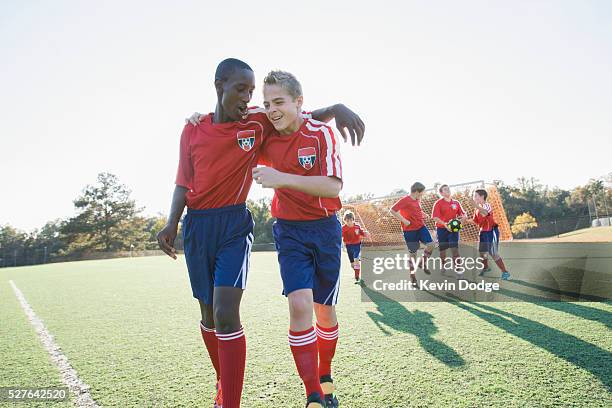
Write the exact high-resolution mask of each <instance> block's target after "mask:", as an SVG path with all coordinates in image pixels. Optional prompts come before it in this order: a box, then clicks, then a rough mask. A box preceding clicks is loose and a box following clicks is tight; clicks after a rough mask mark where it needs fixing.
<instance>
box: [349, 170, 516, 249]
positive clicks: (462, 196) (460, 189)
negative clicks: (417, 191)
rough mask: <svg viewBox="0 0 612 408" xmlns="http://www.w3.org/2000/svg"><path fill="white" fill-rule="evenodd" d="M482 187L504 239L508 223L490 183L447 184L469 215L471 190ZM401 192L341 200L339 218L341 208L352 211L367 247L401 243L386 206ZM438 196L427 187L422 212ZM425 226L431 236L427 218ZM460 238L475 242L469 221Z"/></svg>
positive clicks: (396, 224)
mask: <svg viewBox="0 0 612 408" xmlns="http://www.w3.org/2000/svg"><path fill="white" fill-rule="evenodd" d="M478 188H484V189H485V190H487V193H488V199H487V200H488V202H489V203H490V204H491V207H492V209H493V217H494V218H495V221H496V222H497V224H498V225H499V233H500V239H501V240H502V241H508V240H511V239H512V232H511V231H510V224H509V222H508V218H507V217H506V212H505V211H504V205H503V203H502V199H501V196H500V195H499V192H498V191H497V188H496V187H495V186H494V185H491V184H485V183H484V182H483V181H477V182H472V183H464V184H456V185H451V186H450V189H451V192H452V196H453V198H454V199H456V200H457V201H459V202H460V203H461V206H462V207H463V209H464V210H465V212H466V213H467V216H468V217H469V218H471V217H472V216H473V215H474V206H473V204H472V201H471V200H470V197H471V196H472V194H473V192H474V190H476V189H478ZM402 197H404V195H395V196H387V197H380V198H372V199H368V200H364V201H355V202H349V203H344V205H343V208H342V213H341V214H340V217H341V218H340V219H342V216H343V214H344V212H345V211H347V210H351V211H352V212H353V213H354V214H355V221H356V222H357V223H359V224H360V225H361V226H362V227H364V228H365V229H366V230H367V231H368V232H369V233H370V236H369V237H368V238H366V239H365V240H364V241H363V244H364V245H366V246H368V245H370V246H382V245H403V244H404V237H403V235H402V228H401V226H400V222H399V221H398V220H397V219H395V218H394V217H393V216H392V215H391V214H390V213H389V209H390V208H391V207H392V206H393V204H395V203H396V202H397V200H399V199H400V198H402ZM439 198H440V195H439V194H438V191H437V189H428V190H426V191H425V194H424V195H423V198H422V199H421V208H422V209H423V211H424V212H425V214H428V215H431V211H432V208H433V205H434V203H435V202H436V200H438V199H439ZM425 225H426V226H427V228H428V229H429V231H430V232H431V233H432V237H434V239H435V223H434V222H433V220H432V219H431V218H426V220H425ZM460 236H461V241H462V242H464V243H469V242H478V228H477V227H476V225H474V224H472V223H466V224H464V225H463V228H462V229H461V232H460Z"/></svg>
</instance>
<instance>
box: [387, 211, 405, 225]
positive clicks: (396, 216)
mask: <svg viewBox="0 0 612 408" xmlns="http://www.w3.org/2000/svg"><path fill="white" fill-rule="evenodd" d="M389 214H391V215H392V216H394V217H395V218H397V219H398V220H399V221H400V222H401V223H402V224H405V225H410V221H408V220H407V219H406V218H404V216H403V215H402V214H400V212H399V211H393V210H389Z"/></svg>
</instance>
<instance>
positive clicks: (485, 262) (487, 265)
mask: <svg viewBox="0 0 612 408" xmlns="http://www.w3.org/2000/svg"><path fill="white" fill-rule="evenodd" d="M482 266H483V267H484V269H487V268H488V267H489V259H488V258H487V257H486V256H483V257H482Z"/></svg>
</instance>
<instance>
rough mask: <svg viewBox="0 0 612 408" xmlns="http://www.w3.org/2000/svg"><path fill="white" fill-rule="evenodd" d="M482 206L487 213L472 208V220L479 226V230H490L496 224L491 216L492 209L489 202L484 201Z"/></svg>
mask: <svg viewBox="0 0 612 408" xmlns="http://www.w3.org/2000/svg"><path fill="white" fill-rule="evenodd" d="M483 207H484V208H485V210H487V211H488V214H487V215H482V214H480V211H478V210H474V222H475V223H476V224H477V225H478V226H479V227H480V231H491V230H492V229H493V228H495V227H496V226H497V223H496V222H495V219H494V218H493V209H492V208H491V204H489V203H484V205H483Z"/></svg>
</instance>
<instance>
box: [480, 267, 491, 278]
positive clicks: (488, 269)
mask: <svg viewBox="0 0 612 408" xmlns="http://www.w3.org/2000/svg"><path fill="white" fill-rule="evenodd" d="M487 272H491V268H483V269H482V271H480V273H479V274H478V276H482V275H484V274H485V273H487Z"/></svg>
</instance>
